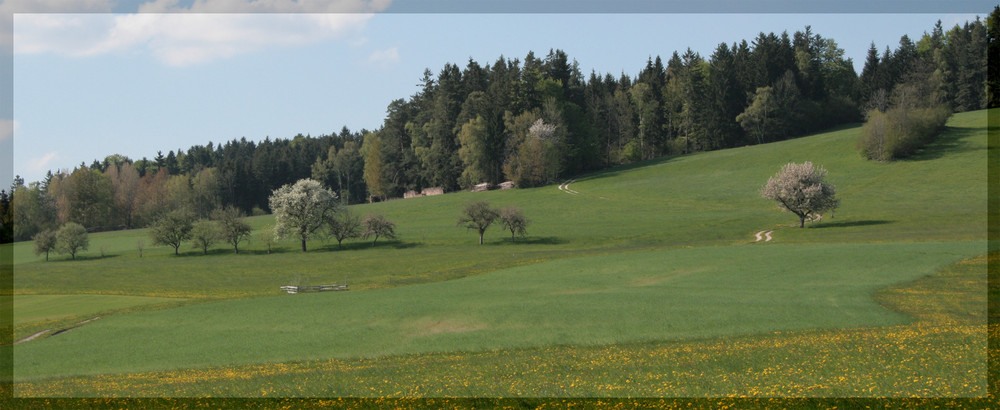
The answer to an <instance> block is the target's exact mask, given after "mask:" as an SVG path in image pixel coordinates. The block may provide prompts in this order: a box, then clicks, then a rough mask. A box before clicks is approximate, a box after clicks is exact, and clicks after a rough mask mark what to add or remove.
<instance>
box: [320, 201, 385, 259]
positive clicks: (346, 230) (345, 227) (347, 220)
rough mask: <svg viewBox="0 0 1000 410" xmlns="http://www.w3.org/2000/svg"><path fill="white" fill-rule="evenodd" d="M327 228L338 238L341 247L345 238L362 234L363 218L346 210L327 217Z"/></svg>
mask: <svg viewBox="0 0 1000 410" xmlns="http://www.w3.org/2000/svg"><path fill="white" fill-rule="evenodd" d="M326 229H327V233H328V234H329V235H330V236H332V237H334V239H336V240H337V249H341V244H342V243H343V242H344V239H351V238H357V237H360V236H361V234H362V231H361V219H359V218H358V217H357V216H355V215H353V214H351V212H349V211H347V210H344V212H338V213H337V214H336V215H334V216H333V217H332V218H329V219H327V221H326ZM376 239H377V238H376Z"/></svg>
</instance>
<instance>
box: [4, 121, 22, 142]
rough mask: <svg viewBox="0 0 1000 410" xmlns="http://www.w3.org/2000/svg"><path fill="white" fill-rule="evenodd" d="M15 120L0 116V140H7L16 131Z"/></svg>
mask: <svg viewBox="0 0 1000 410" xmlns="http://www.w3.org/2000/svg"><path fill="white" fill-rule="evenodd" d="M17 125H18V124H17V121H14V120H8V119H4V118H0V142H3V141H7V140H9V139H10V138H11V137H13V136H14V133H15V132H17Z"/></svg>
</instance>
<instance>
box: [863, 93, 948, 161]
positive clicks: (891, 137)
mask: <svg viewBox="0 0 1000 410" xmlns="http://www.w3.org/2000/svg"><path fill="white" fill-rule="evenodd" d="M949 116H951V112H950V111H948V110H947V108H945V107H943V106H938V107H933V108H909V107H893V108H890V109H889V110H888V111H886V112H884V113H883V112H879V111H877V110H876V111H872V112H870V113H869V115H868V121H867V122H865V125H864V127H863V128H862V130H861V135H860V137H859V138H858V143H857V146H858V150H859V151H861V155H862V156H864V157H865V158H867V159H871V160H876V161H892V160H895V159H900V158H905V157H909V156H911V155H913V154H915V153H916V152H917V150H919V149H920V148H922V147H923V146H925V145H926V144H928V143H929V142H931V141H933V140H934V138H935V137H937V134H938V133H939V132H940V131H941V129H942V128H943V127H944V124H945V122H946V121H947V120H948V117H949Z"/></svg>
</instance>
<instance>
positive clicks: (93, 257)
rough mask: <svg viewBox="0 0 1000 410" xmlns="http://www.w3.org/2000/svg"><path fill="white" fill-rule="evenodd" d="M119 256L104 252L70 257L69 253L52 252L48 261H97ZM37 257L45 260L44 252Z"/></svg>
mask: <svg viewBox="0 0 1000 410" xmlns="http://www.w3.org/2000/svg"><path fill="white" fill-rule="evenodd" d="M119 256H121V255H119V254H117V253H113V254H112V253H109V254H106V255H101V254H77V255H76V258H71V257H70V256H69V255H65V254H62V255H60V254H56V253H53V254H50V255H49V262H85V261H98V260H101V259H110V258H117V257H119ZM39 258H40V260H41V261H43V262H44V261H45V255H44V254H43V255H41V256H40V257H39Z"/></svg>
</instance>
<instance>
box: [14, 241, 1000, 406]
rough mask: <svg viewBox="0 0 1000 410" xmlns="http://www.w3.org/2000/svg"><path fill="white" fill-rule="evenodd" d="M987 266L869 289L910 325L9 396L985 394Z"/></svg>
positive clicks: (200, 373) (287, 369) (372, 361)
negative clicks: (876, 290) (882, 288)
mask: <svg viewBox="0 0 1000 410" xmlns="http://www.w3.org/2000/svg"><path fill="white" fill-rule="evenodd" d="M997 257H998V255H996V254H994V255H993V258H994V260H993V261H992V262H993V263H996V262H1000V260H996V258H997ZM986 267H987V258H986V257H985V256H980V257H976V258H971V259H967V260H963V261H961V262H959V263H956V264H953V265H951V266H948V267H946V268H945V269H942V270H940V271H939V272H938V273H936V274H935V275H932V276H929V277H925V278H922V279H918V280H915V281H912V282H908V283H905V284H901V285H898V286H894V287H890V288H888V289H885V290H882V291H880V292H878V297H877V298H878V300H879V301H880V302H881V303H883V304H884V305H885V306H886V307H889V308H891V309H894V310H896V311H898V312H900V313H903V314H906V315H907V316H909V317H912V318H914V321H913V322H911V323H909V324H903V325H896V326H888V327H860V328H846V329H821V330H802V331H790V332H789V331H780V332H768V333H764V334H757V335H737V336H726V337H721V338H709V339H696V340H680V341H654V342H634V343H615V344H604V345H584V346H580V345H559V346H548V347H538V348H523V349H503V350H488V351H480V352H457V353H456V352H443V353H426V354H413V355H401V356H386V357H378V358H365V359H330V360H315V361H296V362H283V363H260V364H251V365H239V366H221V367H210V368H201V369H188V370H178V371H159V372H147V373H131V374H118V375H101V376H91V377H74V378H65V379H59V380H56V381H43V382H29V383H18V384H17V385H16V389H17V394H18V395H19V396H36V397H44V396H53V395H55V396H60V395H64V396H107V397H127V396H135V395H144V396H175V397H333V396H346V397H758V398H759V397H972V398H975V397H983V396H985V394H986V389H987V376H986V364H985V362H986V310H985V305H986V293H985V287H986V280H987V279H986ZM446 403H447V402H445V403H442V404H445V405H447V404H446ZM721 404H724V403H720V405H721ZM778 404H780V403H778Z"/></svg>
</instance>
